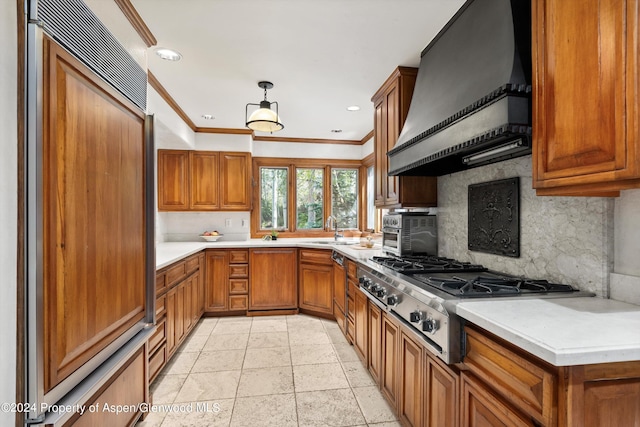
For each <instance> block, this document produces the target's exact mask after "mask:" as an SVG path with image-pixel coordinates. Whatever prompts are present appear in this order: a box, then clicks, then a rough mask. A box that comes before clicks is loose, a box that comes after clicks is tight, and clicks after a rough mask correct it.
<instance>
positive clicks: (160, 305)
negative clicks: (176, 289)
mask: <svg viewBox="0 0 640 427" xmlns="http://www.w3.org/2000/svg"><path fill="white" fill-rule="evenodd" d="M166 304H167V296H166V295H162V296H161V297H160V298H156V320H158V319H160V318H161V317H162V316H164V314H165V313H166V312H167V305H166Z"/></svg>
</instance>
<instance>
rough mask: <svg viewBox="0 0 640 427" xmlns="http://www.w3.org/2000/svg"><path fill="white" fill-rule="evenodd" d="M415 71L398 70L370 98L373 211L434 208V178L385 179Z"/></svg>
mask: <svg viewBox="0 0 640 427" xmlns="http://www.w3.org/2000/svg"><path fill="white" fill-rule="evenodd" d="M417 72H418V69H417V68H409V67H398V68H397V69H396V70H395V71H394V72H393V73H392V74H391V75H390V76H389V78H388V79H387V80H386V81H385V83H384V84H383V85H382V87H381V88H380V89H379V90H378V91H377V92H376V93H375V95H373V97H372V98H371V101H372V102H373V105H374V110H375V111H374V127H373V128H374V153H375V204H376V207H385V208H398V207H403V206H404V207H415V206H436V204H437V188H436V178H435V177H423V176H401V177H395V176H388V175H387V173H388V172H389V159H388V157H387V152H388V151H389V150H391V149H392V148H393V147H395V145H396V142H397V141H398V136H399V135H400V131H401V130H402V125H403V124H404V121H405V120H406V118H407V113H408V111H409V105H410V103H411V96H412V95H413V87H414V85H415V82H416V75H417Z"/></svg>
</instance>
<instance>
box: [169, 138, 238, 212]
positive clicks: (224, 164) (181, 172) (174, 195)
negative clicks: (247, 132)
mask: <svg viewBox="0 0 640 427" xmlns="http://www.w3.org/2000/svg"><path fill="white" fill-rule="evenodd" d="M250 165H251V154H250V153H244V152H238V153H236V152H219V151H186V150H158V209H159V210H160V211H220V210H222V211H248V210H251V198H250V194H251V191H250V190H251V172H250V171H251V167H250Z"/></svg>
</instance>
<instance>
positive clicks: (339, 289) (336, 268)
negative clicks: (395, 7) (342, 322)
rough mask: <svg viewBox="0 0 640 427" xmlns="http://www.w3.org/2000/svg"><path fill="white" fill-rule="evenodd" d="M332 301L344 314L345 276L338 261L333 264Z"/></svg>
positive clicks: (345, 296) (345, 302) (345, 297)
mask: <svg viewBox="0 0 640 427" xmlns="http://www.w3.org/2000/svg"><path fill="white" fill-rule="evenodd" d="M333 301H334V302H335V305H336V307H338V308H339V309H340V311H341V312H342V316H344V314H345V306H346V304H347V276H346V275H345V270H344V267H343V266H341V265H340V264H338V263H334V264H333Z"/></svg>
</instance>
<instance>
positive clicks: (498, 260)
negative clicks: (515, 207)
mask: <svg viewBox="0 0 640 427" xmlns="http://www.w3.org/2000/svg"><path fill="white" fill-rule="evenodd" d="M515 176H519V177H520V227H521V228H520V257H519V258H509V257H504V256H499V255H491V254H486V253H480V252H473V251H469V250H468V248H467V228H468V218H467V215H468V209H467V208H468V206H467V204H468V193H467V191H468V186H469V184H477V183H482V182H487V181H493V180H497V179H505V178H511V177H515ZM531 182H532V179H531V156H525V157H520V158H517V159H511V160H507V161H504V162H500V163H495V164H492V165H488V166H483V167H478V168H474V169H470V170H467V171H463V172H458V173H455V174H451V175H445V176H441V177H438V252H439V255H440V256H446V257H451V258H456V259H460V260H462V261H470V262H473V263H480V264H483V265H485V266H487V267H489V268H491V269H495V270H499V271H504V272H506V273H511V274H515V275H526V276H528V277H533V278H539V279H547V280H551V281H558V282H560V283H567V284H570V285H572V286H575V287H577V288H579V289H581V290H585V291H590V292H595V293H596V295H598V296H601V297H608V296H609V294H608V293H609V291H608V289H609V273H611V272H612V268H613V236H614V229H613V219H614V200H613V199H610V198H601V197H547V196H536V193H535V190H533V189H532V188H531Z"/></svg>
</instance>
